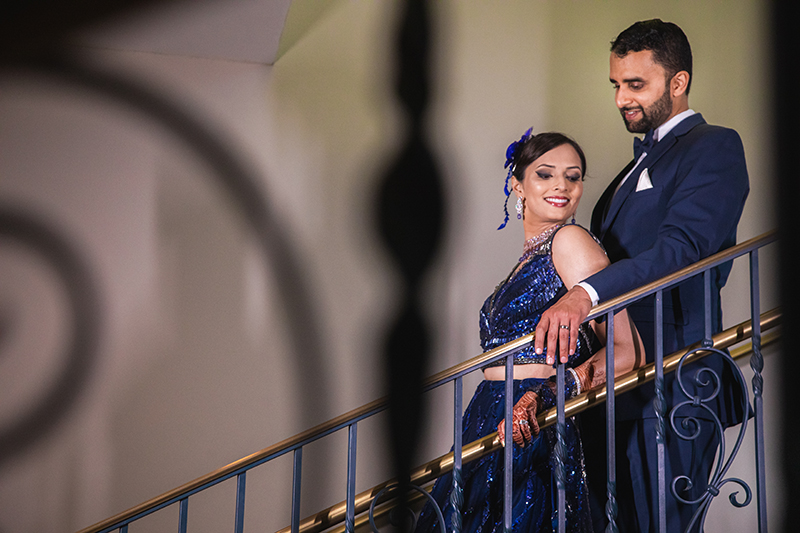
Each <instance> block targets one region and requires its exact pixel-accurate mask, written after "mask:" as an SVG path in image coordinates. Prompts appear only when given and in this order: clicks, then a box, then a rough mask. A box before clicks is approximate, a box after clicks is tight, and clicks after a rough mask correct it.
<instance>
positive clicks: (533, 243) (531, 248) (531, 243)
mask: <svg viewBox="0 0 800 533" xmlns="http://www.w3.org/2000/svg"><path fill="white" fill-rule="evenodd" d="M561 226H564V224H556V225H555V226H552V227H549V228H547V229H546V230H544V231H543V232H541V233H540V234H539V235H536V236H535V237H531V238H530V239H528V240H527V241H525V246H524V247H523V248H522V257H520V258H519V262H520V263H524V262H525V261H527V260H528V258H530V256H532V255H533V254H535V253H536V252H538V251H539V249H540V248H541V246H542V245H543V244H544V243H546V242H547V240H548V239H549V238H550V236H551V235H553V233H555V231H556V230H557V229H558V228H560V227H561Z"/></svg>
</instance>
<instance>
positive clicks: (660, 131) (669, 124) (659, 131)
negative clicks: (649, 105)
mask: <svg viewBox="0 0 800 533" xmlns="http://www.w3.org/2000/svg"><path fill="white" fill-rule="evenodd" d="M694 114H695V112H694V111H693V110H691V109H687V110H686V111H683V112H682V113H678V114H677V115H675V116H674V117H672V118H671V119H669V120H668V121H666V122H665V123H663V124H662V125H660V126H659V127H657V128H656V130H655V131H654V132H653V139H654V140H655V141H656V142H658V141H660V140H661V139H663V138H664V135H666V134H667V133H669V132H670V131H672V128H674V127H675V126H677V125H678V124H680V123H681V121H682V120H683V119H685V118H688V117H691V116H692V115H694Z"/></svg>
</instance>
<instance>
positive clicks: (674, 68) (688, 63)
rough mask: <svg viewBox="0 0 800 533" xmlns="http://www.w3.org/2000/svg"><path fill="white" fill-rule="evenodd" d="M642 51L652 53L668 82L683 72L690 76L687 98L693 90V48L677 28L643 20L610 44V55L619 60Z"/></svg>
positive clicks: (666, 23) (668, 23) (657, 21)
mask: <svg viewBox="0 0 800 533" xmlns="http://www.w3.org/2000/svg"><path fill="white" fill-rule="evenodd" d="M642 50H650V51H651V52H653V61H655V62H656V63H658V64H659V65H661V66H662V67H663V68H664V70H665V71H666V73H667V80H671V79H672V77H673V76H675V74H677V73H678V72H680V71H682V70H685V71H686V72H688V73H689V83H688V84H687V86H686V94H689V89H690V88H691V87H692V47H691V46H690V45H689V39H687V38H686V34H685V33H683V30H682V29H680V27H678V25H677V24H673V23H672V22H664V21H662V20H661V19H652V20H643V21H640V22H636V23H634V24H633V25H632V26H631V27H629V28H628V29H626V30H624V31H623V32H622V33H620V34H619V35H617V38H616V39H614V40H613V41H611V51H612V52H613V53H614V54H616V56H617V57H625V56H626V55H628V53H630V52H641V51H642Z"/></svg>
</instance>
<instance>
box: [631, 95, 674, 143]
mask: <svg viewBox="0 0 800 533" xmlns="http://www.w3.org/2000/svg"><path fill="white" fill-rule="evenodd" d="M631 109H635V108H632V107H626V108H623V109H620V113H621V114H622V120H623V121H624V122H625V127H626V128H628V131H629V132H631V133H647V132H648V131H650V130H653V129H656V128H657V127H659V126H660V125H662V124H663V123H664V122H666V121H667V118H669V115H670V113H672V96H671V95H670V94H669V85H668V86H667V87H664V92H663V93H662V94H661V98H659V99H658V100H656V101H655V102H653V105H651V106H650V107H648V108H647V109H645V108H643V107H641V106H640V107H639V109H641V110H642V118H641V119H639V120H638V121H636V122H628V121H627V120H626V119H625V111H630V110H631Z"/></svg>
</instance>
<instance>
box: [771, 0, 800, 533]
mask: <svg viewBox="0 0 800 533" xmlns="http://www.w3.org/2000/svg"><path fill="white" fill-rule="evenodd" d="M771 7H772V20H771V22H772V35H773V39H772V57H773V64H772V73H771V76H770V79H767V80H764V87H765V90H772V92H773V99H772V100H773V106H774V107H773V113H774V116H773V120H774V121H775V136H774V139H775V148H774V151H773V154H774V155H773V156H774V158H775V165H774V168H775V173H776V179H775V182H774V183H775V187H776V191H777V194H776V195H775V196H776V198H777V199H778V208H779V213H778V228H779V229H778V231H779V235H780V242H779V246H780V286H781V296H782V298H783V300H782V302H781V305H782V307H783V320H784V322H783V323H784V328H783V332H784V333H783V335H782V336H781V343H782V347H781V359H780V364H781V365H782V368H781V376H782V379H783V383H782V387H781V390H782V391H783V395H782V398H781V405H782V412H781V414H780V416H781V418H782V423H781V424H780V426H779V427H781V428H783V438H782V441H783V442H782V446H783V449H782V454H783V457H782V460H783V461H782V462H783V465H784V469H783V475H784V480H785V485H784V486H783V487H773V488H772V490H775V491H783V493H784V495H785V496H784V497H785V500H784V501H785V505H784V507H783V509H784V515H783V516H782V517H779V518H780V519H781V523H778V524H773V527H776V526H777V527H779V528H780V530H781V531H786V532H789V531H797V520H798V518H797V513H796V512H795V509H794V505H793V504H794V503H796V502H798V501H800V454H798V450H800V424H799V423H798V416H797V413H798V409H799V408H800V400H798V393H797V382H798V378H800V353H797V342H796V340H795V338H794V335H793V326H794V325H797V324H798V323H800V322H799V319H800V312H798V299H800V269H798V265H800V260H799V259H798V255H797V252H798V250H800V233H798V221H797V214H796V213H797V208H798V205H800V172H798V164H800V161H798V158H797V156H796V154H797V149H798V140H799V139H800V135H799V134H798V128H800V105H798V101H800V94H799V93H798V85H797V81H796V80H797V69H798V68H800V42H798V39H800V35H799V34H798V23H800V16H799V15H798V12H800V4H798V3H797V2H789V1H786V0H773V1H772V6H771ZM767 88H769V89H767ZM768 497H769V493H768Z"/></svg>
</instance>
